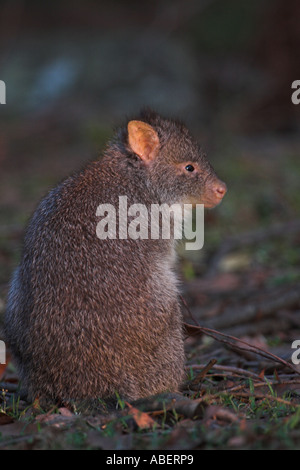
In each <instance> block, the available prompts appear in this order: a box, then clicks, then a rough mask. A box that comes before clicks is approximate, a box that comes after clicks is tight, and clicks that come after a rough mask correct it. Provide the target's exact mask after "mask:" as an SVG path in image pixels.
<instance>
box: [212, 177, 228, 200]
mask: <svg viewBox="0 0 300 470" xmlns="http://www.w3.org/2000/svg"><path fill="white" fill-rule="evenodd" d="M213 191H214V193H215V195H216V197H217V198H219V199H223V197H224V196H225V194H226V192H227V186H226V184H225V183H223V181H218V182H217V183H216V184H215V185H214V187H213Z"/></svg>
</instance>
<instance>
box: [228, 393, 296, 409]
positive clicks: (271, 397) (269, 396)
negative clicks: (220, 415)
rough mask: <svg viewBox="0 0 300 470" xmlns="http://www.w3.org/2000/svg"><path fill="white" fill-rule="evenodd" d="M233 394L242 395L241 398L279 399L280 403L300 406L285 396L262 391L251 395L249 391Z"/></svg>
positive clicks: (234, 394) (235, 395)
mask: <svg viewBox="0 0 300 470" xmlns="http://www.w3.org/2000/svg"><path fill="white" fill-rule="evenodd" d="M232 396H234V397H241V398H258V399H259V400H262V399H263V400H273V401H278V402H279V403H283V404H284V405H289V406H293V407H295V408H299V407H300V405H298V404H297V403H291V402H290V401H287V400H284V398H280V397H273V396H272V395H263V394H262V393H257V394H254V395H250V394H249V393H244V392H240V393H233V394H232Z"/></svg>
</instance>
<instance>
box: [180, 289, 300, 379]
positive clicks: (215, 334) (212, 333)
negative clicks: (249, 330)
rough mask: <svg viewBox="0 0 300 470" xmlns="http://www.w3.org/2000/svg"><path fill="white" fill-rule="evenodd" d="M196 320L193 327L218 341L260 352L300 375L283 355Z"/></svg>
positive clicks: (248, 350) (241, 349) (244, 349)
mask: <svg viewBox="0 0 300 470" xmlns="http://www.w3.org/2000/svg"><path fill="white" fill-rule="evenodd" d="M181 300H182V302H183V304H184V306H185V307H186V309H187V311H188V313H189V315H190V316H191V318H192V320H193V321H195V319H194V318H193V315H192V313H191V311H190V309H189V307H188V305H187V303H186V302H185V300H184V299H183V297H182V296H181ZM195 322H196V324H197V326H196V325H192V328H193V329H194V331H195V330H199V332H201V333H204V334H206V335H207V336H210V337H212V338H213V339H215V340H216V341H219V342H221V343H225V344H227V346H228V345H229V346H231V347H233V348H237V349H239V350H240V351H247V352H253V353H255V354H259V355H260V356H262V357H265V358H266V359H268V360H270V361H274V362H277V363H279V364H282V365H284V366H285V367H288V368H289V369H291V370H293V371H294V372H296V373H297V374H298V375H300V371H298V370H297V369H296V367H294V366H293V365H292V364H289V363H288V362H286V361H285V360H284V359H282V358H281V357H278V356H276V355H275V354H272V353H270V352H268V351H266V350H265V349H262V348H259V347H258V346H253V345H252V344H250V343H248V342H247V341H244V340H242V339H239V338H236V337H235V336H231V335H227V334H225V333H221V332H220V331H216V330H213V329H211V328H207V327H203V326H200V325H199V324H198V322H197V321H195ZM188 326H190V325H188ZM218 336H222V337H223V338H226V339H221V338H218ZM230 340H231V341H230ZM232 341H234V342H236V343H241V344H245V345H246V346H247V348H243V347H242V346H240V345H238V344H234V343H232Z"/></svg>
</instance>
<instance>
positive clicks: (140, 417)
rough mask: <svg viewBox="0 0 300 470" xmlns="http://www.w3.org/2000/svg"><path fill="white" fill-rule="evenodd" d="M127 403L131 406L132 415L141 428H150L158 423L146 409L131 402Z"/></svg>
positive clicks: (130, 412)
mask: <svg viewBox="0 0 300 470" xmlns="http://www.w3.org/2000/svg"><path fill="white" fill-rule="evenodd" d="M125 403H126V405H127V406H128V408H129V414H131V415H132V417H133V419H134V421H135V422H136V424H137V425H138V427H139V428H140V429H149V428H152V427H153V426H154V424H156V422H155V421H154V419H152V418H151V416H149V415H148V413H145V412H144V411H141V410H139V409H137V408H135V407H134V406H132V405H131V404H130V403H127V402H125Z"/></svg>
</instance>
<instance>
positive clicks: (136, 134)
mask: <svg viewBox="0 0 300 470" xmlns="http://www.w3.org/2000/svg"><path fill="white" fill-rule="evenodd" d="M128 143H129V145H130V148H131V150H132V151H133V152H134V153H135V154H136V155H138V156H139V157H140V158H141V159H142V160H143V161H144V162H145V163H148V162H150V161H151V160H154V159H155V157H156V155H157V152H158V149H159V138H158V135H157V132H156V131H155V130H154V129H153V127H151V126H150V125H149V124H147V123H146V122H142V121H129V123H128Z"/></svg>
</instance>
